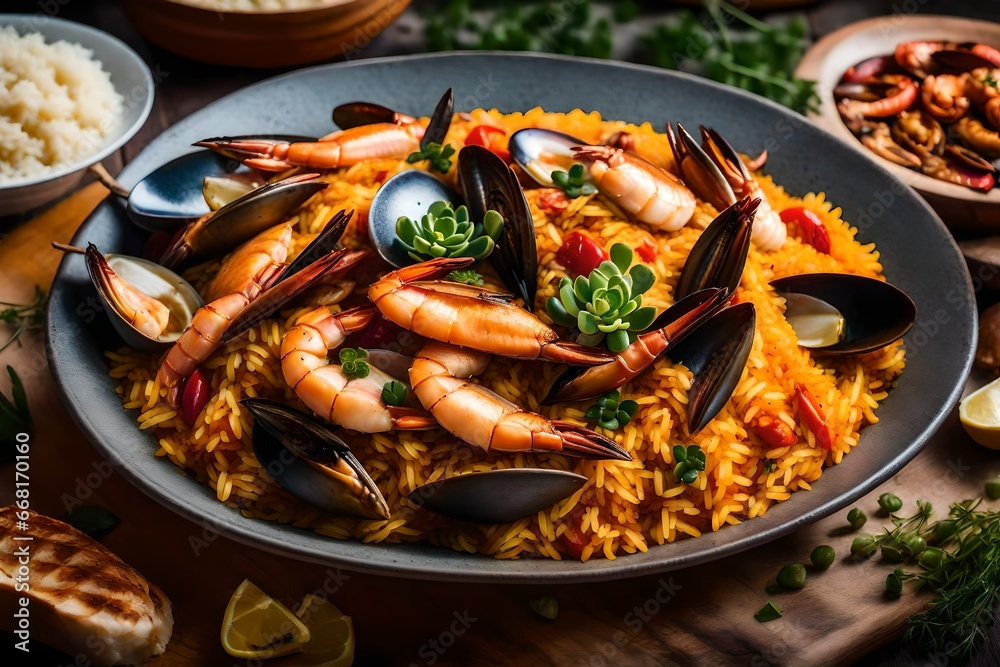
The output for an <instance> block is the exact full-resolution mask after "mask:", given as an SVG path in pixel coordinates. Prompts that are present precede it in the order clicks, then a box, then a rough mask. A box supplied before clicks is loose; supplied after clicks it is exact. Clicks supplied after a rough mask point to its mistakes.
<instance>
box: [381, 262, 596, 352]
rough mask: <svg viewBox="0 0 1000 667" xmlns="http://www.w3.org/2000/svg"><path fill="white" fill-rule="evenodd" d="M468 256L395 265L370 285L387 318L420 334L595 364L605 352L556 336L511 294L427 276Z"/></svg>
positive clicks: (472, 345)
mask: <svg viewBox="0 0 1000 667" xmlns="http://www.w3.org/2000/svg"><path fill="white" fill-rule="evenodd" d="M473 261H475V260H473V259H472V258H471V257H451V258H440V259H432V260H430V261H427V262H422V263H420V264H414V265H412V266H407V267H404V268H402V269H397V270H396V271H393V272H392V273H389V274H386V276H385V277H383V278H381V279H380V280H377V281H376V282H375V283H373V284H372V286H371V287H369V288H368V298H369V299H371V301H372V303H374V304H375V306H376V307H377V308H378V309H379V311H381V313H382V315H384V316H385V317H386V319H388V320H391V321H392V322H395V323H396V324H398V325H399V326H401V327H403V328H404V329H409V330H410V331H412V332H414V333H415V334H417V335H419V336H424V337H426V338H433V339H434V340H440V341H443V342H446V343H452V344H454V345H461V346H462V347H468V348H472V349H474V350H480V351H482V352H489V353H491V354H499V355H501V356H504V357H511V358H514V359H538V358H541V359H546V360H548V361H556V362H559V363H564V364H575V365H593V364H599V363H602V362H605V361H608V359H609V357H608V355H607V354H605V353H603V352H598V351H597V350H595V349H593V348H589V347H584V346H583V345H578V344H576V343H568V342H565V341H561V340H559V335H558V334H557V333H556V332H555V331H553V330H552V328H551V327H549V326H548V325H546V324H545V323H544V322H542V321H541V320H540V319H538V318H537V317H535V316H534V315H533V314H531V313H529V312H528V311H526V310H524V309H522V308H518V307H517V306H515V305H513V304H512V303H511V302H510V301H511V299H512V297H511V296H510V295H509V294H503V293H500V292H493V291H491V290H488V289H484V288H480V287H473V286H471V285H463V284H461V283H453V282H445V281H425V280H424V279H427V278H432V277H434V276H437V275H444V274H446V273H448V272H449V271H452V270H454V269H459V268H462V267H464V266H468V265H469V264H471V263H472V262H473Z"/></svg>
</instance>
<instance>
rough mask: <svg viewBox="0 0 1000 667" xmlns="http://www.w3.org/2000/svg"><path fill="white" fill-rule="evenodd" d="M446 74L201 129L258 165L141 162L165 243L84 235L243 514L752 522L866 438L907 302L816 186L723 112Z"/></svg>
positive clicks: (142, 420)
mask: <svg viewBox="0 0 1000 667" xmlns="http://www.w3.org/2000/svg"><path fill="white" fill-rule="evenodd" d="M451 100H452V97H451V91H448V93H446V94H445V96H444V97H443V98H442V100H441V103H439V105H438V107H437V109H435V110H434V113H433V115H432V116H431V117H430V118H415V117H412V116H408V115H405V114H401V113H398V112H395V111H393V110H392V109H389V108H386V107H382V106H379V105H377V104H373V103H367V102H358V103H352V104H347V105H342V106H340V107H338V108H337V109H335V110H334V116H333V117H334V121H335V123H336V124H337V125H338V126H339V127H340V129H339V130H337V131H335V132H333V133H331V134H330V135H327V136H325V137H320V138H317V139H305V138H301V139H300V138H291V137H263V136H260V137H256V136H255V137H227V138H213V139H206V140H205V141H203V142H200V143H199V145H201V146H203V147H205V148H208V149H210V150H211V151H214V152H216V153H221V154H223V155H225V156H227V157H229V158H236V159H237V160H238V161H239V162H242V164H243V165H244V166H243V167H242V168H240V169H239V170H237V171H236V172H229V171H224V172H219V171H218V167H217V165H218V164H220V162H219V161H206V160H204V159H203V156H204V155H206V154H209V153H197V154H193V155H191V156H186V157H183V158H179V160H178V161H175V163H171V164H170V165H166V166H165V167H164V168H163V169H171V170H172V173H173V174H176V173H177V170H178V166H181V167H185V168H187V169H188V170H189V171H190V173H191V179H192V182H193V183H194V185H193V187H197V188H198V189H201V190H202V191H203V193H204V199H205V201H206V211H207V212H206V213H204V214H203V215H200V216H197V217H194V218H193V217H192V216H191V215H190V214H188V213H185V214H183V215H182V214H181V213H180V212H178V214H177V215H175V216H171V215H169V214H168V215H163V214H162V212H163V210H165V209H169V202H167V203H164V202H160V203H159V208H157V215H147V212H145V211H143V210H142V209H143V207H144V206H147V205H148V201H146V200H144V199H143V197H142V196H140V195H141V194H142V193H143V192H150V191H154V190H155V188H149V189H147V190H143V187H144V183H145V181H144V182H142V183H139V184H138V185H137V186H136V188H135V189H133V191H132V194H131V195H130V196H129V202H128V210H129V214H130V217H131V218H132V219H133V221H135V222H136V224H139V225H140V226H143V227H145V228H146V229H149V230H150V231H152V232H154V233H153V234H152V235H151V236H150V241H149V243H148V244H147V246H146V249H145V254H146V257H145V258H137V257H127V256H122V255H104V254H102V253H101V252H100V249H99V248H96V247H94V246H90V247H88V248H86V249H71V248H64V249H66V250H75V251H78V252H83V253H85V254H86V260H87V266H88V269H89V271H90V275H91V278H92V280H93V282H94V284H95V287H96V288H97V291H98V293H99V294H100V296H101V297H102V298H104V300H105V302H106V303H107V304H108V306H109V308H108V309H107V310H108V312H109V316H110V318H111V320H112V323H113V324H114V325H115V328H116V330H117V331H118V332H119V334H121V336H122V338H123V340H124V342H125V345H124V346H122V347H120V348H118V349H114V350H112V351H109V352H108V353H107V357H108V361H109V365H110V373H111V376H112V377H113V378H115V379H117V381H118V389H117V391H118V393H119V395H120V396H121V399H122V403H123V407H124V408H125V409H127V410H135V411H136V414H137V425H138V428H139V429H141V430H144V431H152V432H153V433H154V434H155V437H156V440H157V442H158V447H157V449H156V450H155V451H151V452H150V455H155V456H157V457H161V458H165V459H168V460H169V461H170V462H171V463H172V464H173V465H176V466H177V467H178V468H179V469H181V470H183V471H184V472H185V473H186V474H190V475H193V476H194V477H196V478H197V479H198V480H199V481H200V482H202V483H204V484H206V485H207V486H209V487H211V489H213V490H214V492H215V494H216V496H217V498H218V500H219V501H220V502H222V503H225V504H227V505H229V506H231V507H233V508H235V509H237V510H239V511H240V512H241V513H242V514H243V515H244V516H245V517H247V519H248V520H268V521H277V522H281V523H286V524H291V525H294V526H297V527H302V528H306V529H310V530H313V531H315V532H317V533H319V534H322V535H325V536H329V537H331V538H338V539H357V540H362V541H364V542H390V543H391V542H403V541H407V542H410V541H425V542H430V543H432V544H435V545H440V546H444V547H448V548H451V549H455V550H459V551H464V552H468V553H482V554H488V555H491V556H494V557H496V558H522V557H547V558H554V559H563V558H571V559H577V560H584V561H586V560H588V559H591V558H609V559H613V558H615V557H617V556H619V555H623V554H628V553H635V552H637V551H646V550H647V549H649V548H650V547H651V546H653V545H657V544H664V543H668V542H672V541H675V540H677V539H681V538H690V537H698V536H700V535H702V534H703V533H705V532H709V531H716V530H720V529H722V528H723V527H724V526H726V525H727V524H736V523H739V522H742V521H746V520H749V519H753V518H754V517H759V516H762V515H763V514H765V513H766V512H767V511H768V509H769V508H770V507H771V506H773V505H774V504H776V503H780V502H782V501H785V500H788V499H789V498H790V497H791V495H792V494H793V493H795V492H797V491H808V490H809V489H810V488H811V486H812V485H813V484H815V483H817V482H818V480H819V479H820V477H821V475H822V473H823V470H824V468H825V467H826V466H830V465H835V464H837V463H839V462H840V461H841V460H842V458H843V456H844V455H846V454H848V453H849V452H850V451H851V449H852V448H854V447H856V446H859V444H860V443H862V442H863V437H861V432H862V430H863V429H864V427H865V426H867V425H869V424H872V423H874V422H876V421H878V417H877V415H876V410H877V408H878V406H879V403H880V402H881V401H882V400H883V399H884V398H885V397H886V396H887V395H888V393H889V392H890V391H891V390H892V388H893V386H894V385H895V383H896V382H897V380H898V378H899V377H900V375H901V373H902V372H903V369H904V366H905V350H904V348H903V345H902V342H901V341H900V338H901V337H902V336H903V334H904V333H905V332H906V331H907V330H908V328H909V327H910V326H911V325H912V323H913V321H914V318H915V312H914V307H913V303H912V301H910V299H909V298H908V297H907V296H906V295H905V294H904V293H902V292H901V291H899V290H898V289H896V288H894V287H892V286H891V285H890V284H888V283H887V282H886V281H885V278H884V276H883V275H882V266H881V264H880V262H879V253H878V250H877V249H876V248H875V247H874V246H873V245H871V244H864V243H862V242H860V241H859V240H857V239H856V238H855V236H856V232H857V230H856V229H855V228H853V227H852V226H851V225H850V223H849V222H848V221H845V220H843V219H841V211H840V209H839V208H837V207H836V205H835V203H833V202H829V201H827V200H826V198H825V197H824V195H823V193H820V192H817V193H801V194H799V195H794V194H791V193H788V192H786V191H785V190H784V189H783V188H782V187H781V186H780V184H778V183H775V182H774V181H773V180H772V179H771V177H769V176H768V175H766V173H765V172H766V158H767V156H766V154H761V155H747V154H744V153H740V152H737V150H736V149H735V148H734V147H733V145H732V144H731V143H730V141H728V140H727V139H726V138H724V137H723V136H722V135H721V134H720V133H719V132H717V131H716V130H714V129H712V128H707V127H702V128H700V129H699V131H698V132H696V133H694V134H692V133H690V132H688V131H687V130H686V129H685V128H684V127H682V126H681V125H680V124H677V123H670V122H667V123H666V125H665V126H663V125H659V126H658V127H654V126H653V124H652V122H646V123H643V124H641V125H636V124H631V123H626V122H623V121H617V120H610V119H603V118H601V117H600V116H599V115H598V114H596V113H586V112H584V111H580V110H574V111H571V112H568V113H555V112H549V111H545V110H543V109H532V110H530V111H526V112H523V113H507V114H505V113H501V112H499V111H497V110H485V109H473V110H462V111H461V112H459V113H454V112H453V109H452V101H451ZM428 111H430V110H428ZM656 120H657V122H658V123H662V122H664V121H663V120H661V119H656ZM661 130H663V131H661ZM696 135H700V136H698V138H696ZM733 139H735V138H733ZM739 140H740V142H741V143H740V148H743V149H747V150H752V148H753V146H752V138H747V137H740V138H739ZM206 165H207V166H206ZM213 165H215V166H213ZM213 170H215V171H213ZM158 171H160V170H158ZM157 175H158V174H157V172H153V173H152V174H150V175H149V176H148V177H147V179H146V180H147V181H149V180H150V179H153V180H155V179H156V178H157ZM208 209H211V210H208ZM168 213H169V211H168Z"/></svg>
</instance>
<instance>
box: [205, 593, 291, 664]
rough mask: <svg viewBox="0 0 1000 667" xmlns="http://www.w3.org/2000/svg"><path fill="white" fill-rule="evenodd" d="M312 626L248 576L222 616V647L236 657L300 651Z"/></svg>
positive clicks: (265, 656)
mask: <svg viewBox="0 0 1000 667" xmlns="http://www.w3.org/2000/svg"><path fill="white" fill-rule="evenodd" d="M310 639H311V636H310V634H309V628H307V627H306V626H305V624H304V623H303V622H302V621H301V620H299V618H298V617H296V616H295V614H293V613H292V612H291V611H289V609H288V607H286V606H285V605H283V604H281V603H280V602H278V601H277V600H275V599H274V598H272V597H270V596H268V595H267V594H266V593H264V591H262V590H260V589H259V588H257V587H256V586H254V585H253V583H251V582H250V580H249V579H244V580H243V583H242V584H240V585H239V588H237V589H236V592H235V593H233V597H231V598H230V599H229V606H227V607H226V615H225V617H224V618H223V620H222V647H223V648H224V649H226V653H228V654H229V655H231V656H233V657H234V658H275V657H278V656H281V655H288V654H290V653H297V652H298V651H301V650H302V647H303V646H304V645H305V644H306V642H308V641H309V640H310Z"/></svg>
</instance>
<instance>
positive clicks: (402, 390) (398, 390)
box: [382, 380, 407, 405]
mask: <svg viewBox="0 0 1000 667" xmlns="http://www.w3.org/2000/svg"><path fill="white" fill-rule="evenodd" d="M406 394H407V391H406V385H405V384H403V383H402V382H397V381H396V380H392V381H391V382H386V383H385V384H384V385H382V402H383V403H385V404H386V405H402V404H403V403H405V402H406Z"/></svg>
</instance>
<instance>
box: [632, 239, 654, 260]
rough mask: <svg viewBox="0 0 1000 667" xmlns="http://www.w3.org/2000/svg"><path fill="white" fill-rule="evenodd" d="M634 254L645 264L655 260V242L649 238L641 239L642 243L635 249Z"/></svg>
mask: <svg viewBox="0 0 1000 667" xmlns="http://www.w3.org/2000/svg"><path fill="white" fill-rule="evenodd" d="M635 254H637V255H639V259H641V260H642V261H644V262H646V264H652V263H653V262H655V261H656V244H654V243H653V242H652V241H650V240H649V239H643V241H642V245H640V246H639V247H638V248H636V249H635Z"/></svg>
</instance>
